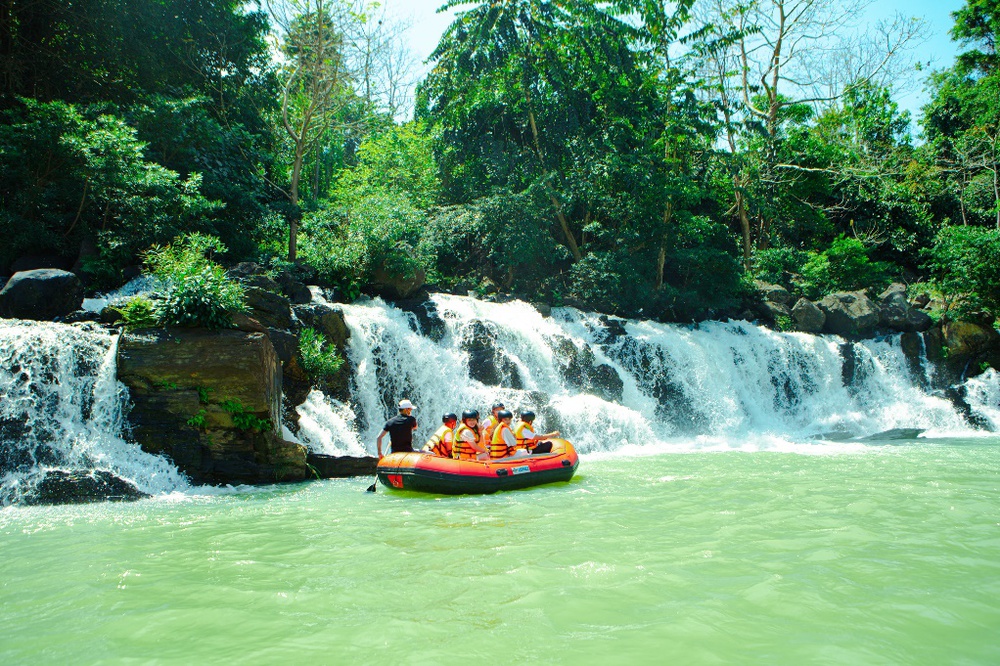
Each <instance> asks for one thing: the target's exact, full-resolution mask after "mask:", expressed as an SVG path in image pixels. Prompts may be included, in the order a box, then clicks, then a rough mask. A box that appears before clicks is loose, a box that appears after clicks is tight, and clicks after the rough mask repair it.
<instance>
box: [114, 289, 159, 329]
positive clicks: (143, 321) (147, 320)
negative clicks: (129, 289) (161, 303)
mask: <svg viewBox="0 0 1000 666" xmlns="http://www.w3.org/2000/svg"><path fill="white" fill-rule="evenodd" d="M112 309H113V310H115V311H117V312H119V313H120V314H121V316H122V321H123V322H124V324H125V328H152V327H153V326H157V325H158V324H159V323H160V320H159V317H158V316H157V310H156V304H155V303H153V301H151V300H150V299H148V298H146V297H145V296H133V297H132V298H130V299H128V300H127V301H125V303H123V304H122V305H120V306H118V307H113V308H112Z"/></svg>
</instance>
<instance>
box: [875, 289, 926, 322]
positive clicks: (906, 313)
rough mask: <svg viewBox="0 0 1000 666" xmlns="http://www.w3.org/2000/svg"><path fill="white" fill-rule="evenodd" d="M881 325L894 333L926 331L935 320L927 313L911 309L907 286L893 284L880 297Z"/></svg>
mask: <svg viewBox="0 0 1000 666" xmlns="http://www.w3.org/2000/svg"><path fill="white" fill-rule="evenodd" d="M879 303H880V305H879V323H880V324H881V325H882V326H884V327H886V328H890V329H892V330H894V331H901V332H907V331H926V330H927V329H929V328H930V327H931V326H932V325H933V323H934V322H933V320H932V319H931V318H930V315H928V314H927V313H926V312H921V311H920V310H916V309H914V308H912V307H910V303H909V301H907V300H906V285H903V284H901V283H898V282H896V283H893V284H892V285H890V286H889V288H888V289H886V290H885V291H884V292H882V294H881V295H880V296H879Z"/></svg>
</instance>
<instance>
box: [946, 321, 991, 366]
mask: <svg viewBox="0 0 1000 666" xmlns="http://www.w3.org/2000/svg"><path fill="white" fill-rule="evenodd" d="M941 331H942V333H943V334H944V344H945V347H947V349H948V353H947V357H948V364H949V365H952V366H954V367H957V366H965V365H967V364H968V363H969V362H971V361H974V360H978V359H979V358H980V357H984V356H986V355H987V354H989V353H990V352H993V351H996V350H998V349H1000V333H998V332H997V331H996V329H994V328H992V327H991V326H983V325H981V324H974V323H972V322H968V321H950V322H947V323H946V324H944V326H942V328H941Z"/></svg>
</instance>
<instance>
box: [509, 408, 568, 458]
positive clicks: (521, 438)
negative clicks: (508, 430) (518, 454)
mask: <svg viewBox="0 0 1000 666" xmlns="http://www.w3.org/2000/svg"><path fill="white" fill-rule="evenodd" d="M534 422H535V413H534V412H531V411H523V412H521V419H520V420H519V421H518V422H517V424H516V425H515V426H514V439H515V440H516V441H517V445H518V447H520V448H523V449H524V450H525V451H529V452H531V451H534V450H535V449H536V447H538V444H539V442H542V441H543V440H546V439H548V438H549V437H558V436H559V431H558V430H553V431H552V432H547V433H545V434H544V435H536V434H535V427H534ZM543 448H547V449H548V451H543V450H541V449H543ZM538 449H539V450H538V453H548V452H549V451H551V450H552V444H551V442H550V443H548V446H547V447H545V446H544V445H543V446H542V447H538Z"/></svg>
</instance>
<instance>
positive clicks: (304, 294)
mask: <svg viewBox="0 0 1000 666" xmlns="http://www.w3.org/2000/svg"><path fill="white" fill-rule="evenodd" d="M277 282H278V285H280V288H281V293H282V294H284V295H285V296H286V297H287V298H288V300H290V301H291V302H292V303H295V304H297V305H304V304H306V303H311V302H312V292H311V291H309V287H307V286H306V285H304V284H303V283H302V282H300V281H299V280H297V279H295V277H294V276H293V275H292V274H291V273H289V272H288V271H283V272H282V273H281V274H280V275H278V280H277Z"/></svg>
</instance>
